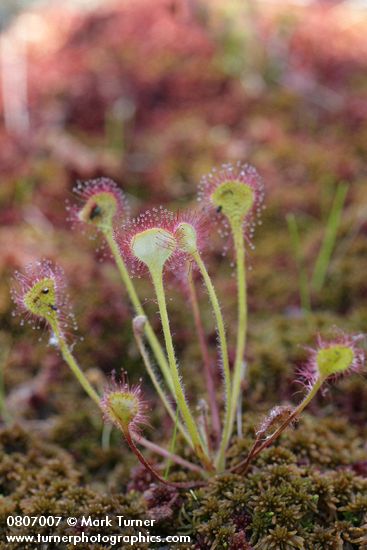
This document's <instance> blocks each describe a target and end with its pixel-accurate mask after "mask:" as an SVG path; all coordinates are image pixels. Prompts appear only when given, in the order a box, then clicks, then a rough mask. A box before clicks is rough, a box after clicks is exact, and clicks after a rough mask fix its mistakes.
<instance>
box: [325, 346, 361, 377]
mask: <svg viewBox="0 0 367 550" xmlns="http://www.w3.org/2000/svg"><path fill="white" fill-rule="evenodd" d="M353 360H354V352H353V350H352V349H351V348H350V347H348V346H342V345H335V346H332V347H329V348H324V349H321V350H320V351H319V352H318V353H317V356H316V362H317V367H318V370H319V372H320V374H321V376H325V377H326V376H331V375H332V374H339V373H341V372H344V371H346V370H347V369H349V367H350V366H351V365H352V363H353Z"/></svg>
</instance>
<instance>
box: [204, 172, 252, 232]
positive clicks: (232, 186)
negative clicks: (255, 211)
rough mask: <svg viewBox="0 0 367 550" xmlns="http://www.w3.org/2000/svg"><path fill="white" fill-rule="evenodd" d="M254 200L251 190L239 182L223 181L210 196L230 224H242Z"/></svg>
mask: <svg viewBox="0 0 367 550" xmlns="http://www.w3.org/2000/svg"><path fill="white" fill-rule="evenodd" d="M254 200H255V195H254V191H253V189H252V188H251V187H250V186H249V185H245V184H244V183H243V182H241V181H236V180H234V181H224V182H223V183H221V184H220V185H218V187H216V189H215V190H214V191H213V193H212V194H211V201H212V203H213V204H214V206H215V207H216V208H217V209H220V212H222V214H223V215H224V216H226V217H227V218H228V220H229V221H230V222H231V223H242V222H243V220H244V219H245V217H246V215H247V214H248V212H249V211H250V210H251V208H252V206H253V204H254Z"/></svg>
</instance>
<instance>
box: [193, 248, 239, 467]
mask: <svg viewBox="0 0 367 550" xmlns="http://www.w3.org/2000/svg"><path fill="white" fill-rule="evenodd" d="M192 257H193V259H194V260H195V262H196V264H197V265H198V267H199V269H200V272H201V275H202V277H203V279H204V283H205V286H206V288H207V290H208V294H209V299H210V302H211V305H212V308H213V312H214V316H215V320H216V324H217V330H218V337H219V345H220V351H221V358H222V368H223V375H224V387H225V418H224V426H223V433H222V438H221V443H220V447H219V453H218V457H217V460H216V462H217V466H218V469H219V470H220V471H221V470H224V467H225V450H226V447H227V443H228V440H229V438H230V436H231V433H230V431H231V425H230V404H229V400H230V396H231V374H230V370H229V360H228V348H227V338H226V331H225V328H224V321H223V316H222V312H221V310H220V305H219V302H218V298H217V294H216V292H215V288H214V286H213V283H212V281H211V278H210V276H209V273H208V271H207V269H206V267H205V264H204V262H203V260H202V259H201V256H200V254H199V252H198V251H196V252H194V253H193V254H192Z"/></svg>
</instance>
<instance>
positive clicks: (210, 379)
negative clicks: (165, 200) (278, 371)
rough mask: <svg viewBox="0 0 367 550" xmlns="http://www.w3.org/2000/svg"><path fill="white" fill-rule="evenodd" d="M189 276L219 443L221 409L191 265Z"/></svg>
mask: <svg viewBox="0 0 367 550" xmlns="http://www.w3.org/2000/svg"><path fill="white" fill-rule="evenodd" d="M187 278H188V290H189V298H190V303H191V308H192V313H193V317H194V322H195V327H196V331H197V335H198V338H199V345H200V351H201V355H202V358H203V362H204V372H205V379H206V386H207V390H208V397H209V406H210V411H211V420H212V428H213V434H214V437H215V440H216V441H217V443H219V441H220V432H221V429H220V416H219V410H218V403H217V399H216V395H215V384H214V379H213V370H212V366H211V361H210V355H209V350H208V345H207V341H206V337H205V332H204V327H203V323H202V320H201V315H200V308H199V303H198V297H197V293H196V289H195V284H194V281H193V277H192V268H191V266H190V267H189V271H188V274H187Z"/></svg>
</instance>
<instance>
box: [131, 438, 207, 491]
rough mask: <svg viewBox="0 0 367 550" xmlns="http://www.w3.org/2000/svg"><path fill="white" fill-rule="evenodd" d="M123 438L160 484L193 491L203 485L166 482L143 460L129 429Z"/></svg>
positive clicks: (190, 482) (196, 482) (200, 483)
mask: <svg viewBox="0 0 367 550" xmlns="http://www.w3.org/2000/svg"><path fill="white" fill-rule="evenodd" d="M123 434H124V437H125V439H126V442H127V444H128V445H129V447H130V449H131V450H132V452H133V453H134V455H135V456H136V458H137V459H138V460H139V462H140V463H141V464H142V465H143V466H144V468H146V469H147V470H148V471H149V472H150V473H151V474H152V476H153V477H154V479H156V480H157V481H159V482H160V483H164V484H165V485H169V486H170V487H175V488H176V489H194V488H196V487H202V486H203V485H205V482H204V481H188V482H177V483H175V482H173V481H167V480H166V479H164V478H163V477H162V476H160V475H159V473H158V472H157V471H156V470H155V469H154V468H153V466H152V465H151V464H149V462H148V461H147V460H146V459H145V458H144V456H143V455H142V453H141V452H140V451H139V449H138V448H137V446H136V445H135V443H134V440H133V438H132V436H131V434H130V432H129V429H125V430H124V431H123Z"/></svg>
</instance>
